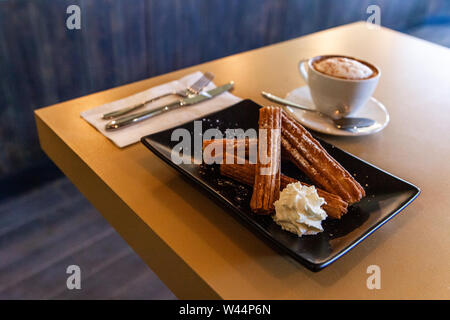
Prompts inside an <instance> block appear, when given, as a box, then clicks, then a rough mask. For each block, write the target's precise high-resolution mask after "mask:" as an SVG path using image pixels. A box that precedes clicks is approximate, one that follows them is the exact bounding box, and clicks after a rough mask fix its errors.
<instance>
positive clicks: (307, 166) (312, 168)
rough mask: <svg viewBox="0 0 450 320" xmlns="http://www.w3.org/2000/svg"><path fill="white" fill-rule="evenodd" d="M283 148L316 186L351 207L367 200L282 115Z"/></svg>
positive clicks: (300, 128)
mask: <svg viewBox="0 0 450 320" xmlns="http://www.w3.org/2000/svg"><path fill="white" fill-rule="evenodd" d="M281 119H282V130H281V135H282V137H281V144H282V146H283V149H284V151H283V152H286V153H287V154H288V157H289V158H290V160H291V161H292V162H293V163H294V164H295V165H296V166H297V167H298V168H299V169H300V170H302V171H303V172H304V173H305V174H306V175H307V176H308V178H310V179H311V181H313V182H314V183H315V184H317V185H318V186H320V187H322V188H323V189H325V190H326V191H328V192H330V193H334V194H336V195H338V196H340V197H341V198H342V199H343V200H344V201H346V202H348V203H350V204H352V203H355V202H358V201H359V200H361V198H362V197H364V196H365V191H364V189H363V188H362V186H361V185H360V184H359V183H358V182H357V181H356V180H355V179H354V178H353V177H352V176H351V175H350V173H348V171H347V170H345V169H344V168H343V167H342V166H341V165H340V164H339V163H338V162H337V161H336V160H335V159H334V158H333V157H332V156H330V155H329V154H328V152H326V150H325V149H324V148H323V147H322V146H321V145H320V143H319V142H318V141H317V140H316V139H314V138H313V136H312V135H311V134H310V133H309V132H308V131H307V130H306V129H305V128H304V127H303V126H302V125H301V124H299V123H298V122H297V121H295V120H293V119H291V118H290V117H289V116H288V115H287V114H286V113H285V112H282V115H281Z"/></svg>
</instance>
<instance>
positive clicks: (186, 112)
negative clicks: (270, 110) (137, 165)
mask: <svg viewBox="0 0 450 320" xmlns="http://www.w3.org/2000/svg"><path fill="white" fill-rule="evenodd" d="M201 76H202V73H201V72H199V71H198V72H195V73H192V74H189V75H187V76H185V77H183V78H181V79H179V80H175V81H172V82H169V83H166V84H162V85H160V86H157V87H153V88H151V89H148V90H145V91H142V92H139V93H136V94H134V95H132V96H129V97H126V98H123V99H120V100H117V101H114V102H111V103H107V104H104V105H101V106H99V107H95V108H93V109H90V110H87V111H84V112H82V113H81V117H82V118H84V119H85V120H86V121H87V122H89V123H90V124H91V125H93V126H94V127H95V128H96V129H97V130H98V131H100V132H101V133H102V134H103V135H104V136H105V137H107V138H108V139H110V140H111V141H113V142H114V143H115V144H116V145H117V146H118V147H119V148H123V147H126V146H128V145H130V144H132V143H135V142H138V141H139V140H140V139H141V137H143V136H146V135H149V134H152V133H155V132H159V131H163V130H166V129H169V128H172V127H175V126H178V125H181V124H183V123H186V122H189V121H192V120H194V119H197V118H199V117H202V116H205V115H208V114H210V113H213V112H216V111H219V110H222V109H225V108H227V107H230V106H232V105H233V104H235V103H237V102H239V101H241V100H242V99H241V98H238V97H236V96H234V95H232V94H231V93H229V92H224V93H222V94H220V95H218V96H217V97H214V98H213V99H209V100H206V101H203V102H200V103H198V104H195V105H192V106H186V107H182V108H180V109H176V110H173V111H169V112H167V113H164V114H161V115H159V116H156V117H154V118H150V119H148V120H145V121H142V122H140V123H137V124H135V125H132V126H128V127H124V128H122V129H119V130H116V131H106V130H105V124H106V123H107V122H108V121H109V120H104V119H102V116H103V114H104V113H107V112H111V111H115V110H118V109H121V108H124V107H129V106H133V105H137V104H140V103H142V102H144V101H147V100H150V99H152V98H154V97H156V96H159V95H161V94H163V93H166V92H172V91H176V90H183V89H186V88H187V87H188V86H190V85H192V84H193V83H194V82H195V81H197V80H198V79H199V78H200V77H201ZM215 87H216V85H215V84H214V83H212V82H211V83H209V85H208V86H206V87H205V90H207V91H208V90H211V89H214V88H215ZM179 99H180V97H178V96H169V97H165V98H162V99H159V100H157V101H155V102H152V103H150V104H147V105H146V106H145V107H144V108H142V109H139V110H138V111H139V112H140V111H144V110H146V109H147V110H151V109H155V108H158V107H160V106H163V105H165V104H167V103H169V102H172V101H175V100H179ZM136 112H137V111H136Z"/></svg>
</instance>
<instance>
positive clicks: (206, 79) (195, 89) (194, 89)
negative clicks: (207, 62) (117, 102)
mask: <svg viewBox="0 0 450 320" xmlns="http://www.w3.org/2000/svg"><path fill="white" fill-rule="evenodd" d="M213 79H214V75H213V74H212V73H211V72H206V73H205V74H203V75H202V76H201V78H200V79H198V80H197V81H196V82H195V83H194V84H192V85H191V86H189V87H187V88H186V89H183V90H178V91H172V92H167V93H164V94H162V95H159V96H157V97H154V98H152V99H150V100H147V101H145V102H143V103H140V104H138V105H135V106H131V107H126V108H122V109H119V110H116V111H112V112H108V113H105V114H104V115H103V119H112V118H116V117H119V116H122V115H124V114H127V113H130V112H132V111H134V110H137V109H140V108H142V107H143V106H145V105H146V104H148V103H151V102H154V101H156V100H159V99H161V98H164V97H167V96H171V95H177V96H180V97H183V98H186V97H191V96H195V95H198V94H199V93H200V92H201V91H202V89H203V88H204V87H206V86H207V85H208V84H209V83H210V82H211V81H212V80H213Z"/></svg>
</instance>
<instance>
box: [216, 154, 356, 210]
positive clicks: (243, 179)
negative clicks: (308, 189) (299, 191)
mask: <svg viewBox="0 0 450 320" xmlns="http://www.w3.org/2000/svg"><path fill="white" fill-rule="evenodd" d="M220 174H221V175H223V176H226V177H229V178H231V179H233V180H236V181H238V182H240V183H243V184H246V185H249V186H252V185H253V183H254V179H255V165H253V164H250V163H248V162H247V163H246V164H222V165H220ZM295 182H298V180H296V179H294V178H291V177H288V176H286V175H284V174H281V175H280V191H283V189H284V188H285V187H286V186H287V185H288V184H290V183H295ZM301 184H303V185H306V186H309V185H308V184H307V183H304V182H301ZM316 189H317V193H318V194H319V196H320V197H322V198H324V199H325V202H326V204H325V205H324V206H323V209H324V210H325V211H326V213H327V214H328V216H330V217H331V218H334V219H340V218H341V217H342V215H344V214H345V213H347V207H348V205H347V202H345V201H343V200H342V199H341V198H340V197H339V196H337V195H335V194H332V193H329V192H327V191H324V190H322V189H320V188H316Z"/></svg>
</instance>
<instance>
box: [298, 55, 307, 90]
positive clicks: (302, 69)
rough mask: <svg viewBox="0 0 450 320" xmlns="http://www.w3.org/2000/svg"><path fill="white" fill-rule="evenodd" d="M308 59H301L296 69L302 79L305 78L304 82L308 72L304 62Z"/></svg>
mask: <svg viewBox="0 0 450 320" xmlns="http://www.w3.org/2000/svg"><path fill="white" fill-rule="evenodd" d="M308 60H309V59H302V60H300V62H299V63H298V71H299V72H300V75H301V76H302V78H303V80H305V82H306V84H308V72H306V68H305V63H306V62H308Z"/></svg>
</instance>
